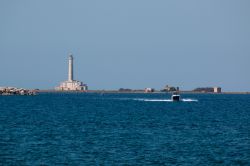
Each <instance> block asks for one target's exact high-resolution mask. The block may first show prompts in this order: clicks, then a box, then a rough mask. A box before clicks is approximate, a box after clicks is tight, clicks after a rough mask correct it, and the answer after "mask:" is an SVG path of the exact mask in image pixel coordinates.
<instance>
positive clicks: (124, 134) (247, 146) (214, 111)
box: [0, 93, 250, 166]
mask: <svg viewBox="0 0 250 166" xmlns="http://www.w3.org/2000/svg"><path fill="white" fill-rule="evenodd" d="M170 98H171V95H170V94H163V93H162V94H154V93H153V94H119V93H117V94H116V93H115V94H109V93H104V94H101V93H40V94H38V95H37V96H0V165H4V166H5V165H6V166H12V165H28V166H35V165H107V166H109V165H190V166H193V165H199V166H201V165H250V95H247V94H242V95H240V94H182V99H183V100H182V101H181V102H172V101H171V100H170Z"/></svg>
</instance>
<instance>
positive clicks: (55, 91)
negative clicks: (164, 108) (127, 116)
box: [36, 90, 250, 95]
mask: <svg viewBox="0 0 250 166" xmlns="http://www.w3.org/2000/svg"><path fill="white" fill-rule="evenodd" d="M36 92H38V93H103V94H104V93H114V94H115V93H117V94H118V93H120V94H136V93H137V94H166V93H167V94H168V93H169V94H171V93H173V92H160V91H155V92H144V91H141V90H135V91H118V90H88V91H58V90H36ZM180 93H182V94H214V95H219V94H250V92H221V93H213V92H194V91H180Z"/></svg>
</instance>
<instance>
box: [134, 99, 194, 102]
mask: <svg viewBox="0 0 250 166" xmlns="http://www.w3.org/2000/svg"><path fill="white" fill-rule="evenodd" d="M133 100H136V101H148V102H173V100H171V99H133ZM181 101H182V102H198V100H196V99H181Z"/></svg>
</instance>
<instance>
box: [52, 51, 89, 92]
mask: <svg viewBox="0 0 250 166" xmlns="http://www.w3.org/2000/svg"><path fill="white" fill-rule="evenodd" d="M73 60H74V58H73V55H72V54H69V58H68V80H67V81H64V82H61V83H60V85H59V86H58V87H56V90H61V91H87V90H88V86H87V85H86V84H84V83H83V82H81V81H77V80H74V70H73V69H74V68H73V67H74V65H73Z"/></svg>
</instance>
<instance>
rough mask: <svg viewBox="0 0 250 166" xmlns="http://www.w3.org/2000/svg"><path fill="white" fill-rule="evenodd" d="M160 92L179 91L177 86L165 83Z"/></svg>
mask: <svg viewBox="0 0 250 166" xmlns="http://www.w3.org/2000/svg"><path fill="white" fill-rule="evenodd" d="M161 91H162V92H174V91H179V87H173V86H169V85H166V86H165V87H164V89H163V90H161Z"/></svg>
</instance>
